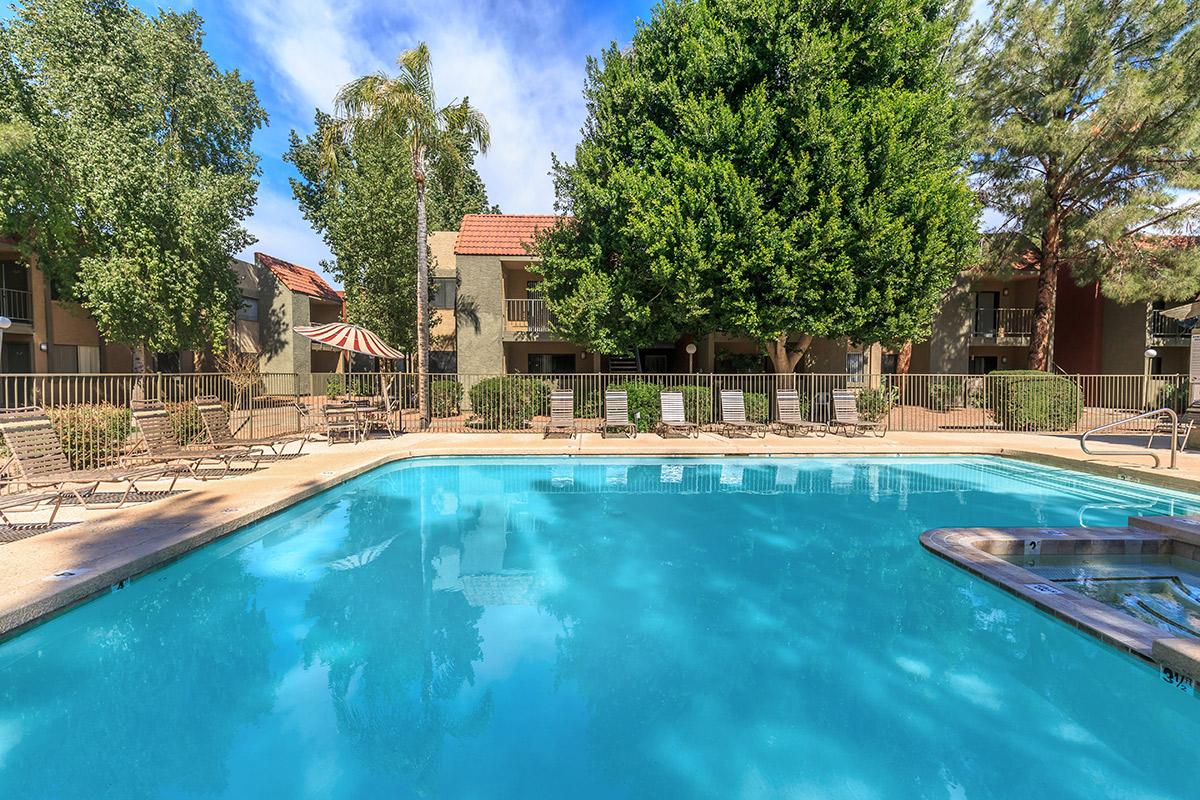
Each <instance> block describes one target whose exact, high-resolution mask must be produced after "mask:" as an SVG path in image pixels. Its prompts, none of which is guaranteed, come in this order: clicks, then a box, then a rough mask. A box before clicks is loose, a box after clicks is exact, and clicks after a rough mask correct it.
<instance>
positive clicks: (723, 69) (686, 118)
mask: <svg viewBox="0 0 1200 800" xmlns="http://www.w3.org/2000/svg"><path fill="white" fill-rule="evenodd" d="M942 5H943V4H942V3H939V2H920V1H916V0H881V1H880V2H866V1H865V0H829V1H828V2H815V1H814V0H806V1H800V0H751V1H750V2H746V0H697V1H695V2H691V1H684V0H665V2H663V3H662V4H660V5H659V6H657V7H656V8H655V10H654V12H653V16H652V18H651V20H650V22H649V23H647V24H644V25H640V26H639V28H638V30H637V32H636V33H635V34H634V37H633V42H632V44H631V46H630V47H628V48H627V49H618V48H617V47H616V46H613V47H611V48H609V49H608V50H607V51H605V52H604V54H603V57H602V59H601V60H600V61H590V62H589V64H588V77H587V84H586V87H585V96H586V98H587V101H588V111H589V115H588V119H587V123H586V126H585V128H584V131H583V134H584V135H583V141H582V142H581V143H580V144H579V146H578V147H577V148H576V151H575V161H574V163H573V164H563V163H557V162H556V165H555V168H554V174H555V178H556V184H557V193H558V203H559V207H560V210H561V211H562V212H564V213H566V214H568V215H570V218H569V219H566V220H564V221H563V222H562V223H561V224H560V225H559V226H557V227H556V228H555V229H554V230H551V231H549V232H548V233H547V234H545V235H544V236H543V237H542V238H541V239H540V241H539V243H538V247H539V252H540V254H541V256H542V258H543V261H542V263H541V265H540V266H539V267H536V269H538V270H539V271H540V272H541V273H542V275H543V276H544V278H545V283H544V284H543V290H544V292H545V294H546V295H547V297H548V300H549V303H550V307H551V310H552V313H553V315H554V318H555V320H556V325H557V328H558V329H559V330H560V331H561V332H562V333H564V334H565V335H567V336H568V337H570V338H572V339H574V340H576V341H579V342H580V343H583V344H586V345H587V346H589V347H590V348H592V349H595V350H598V351H600V352H607V353H617V352H622V351H628V350H629V349H631V348H633V347H635V346H637V345H640V344H645V343H646V342H650V341H660V340H671V339H674V338H675V337H677V336H679V335H681V334H688V333H690V334H706V333H709V332H715V331H721V332H726V333H730V334H737V335H741V336H746V337H749V338H752V339H755V340H757V341H760V342H762V343H763V344H764V346H765V347H766V350H767V353H768V355H769V356H770V357H771V361H772V363H773V364H774V367H775V369H776V370H777V371H779V372H792V371H793V370H794V369H795V368H796V366H797V364H798V363H799V361H800V359H801V358H802V356H803V354H804V350H805V349H806V347H807V343H808V342H810V341H811V339H812V337H813V336H823V337H836V336H846V337H850V338H851V339H854V340H857V341H862V342H873V341H884V342H887V343H899V342H902V341H905V340H907V339H911V338H917V339H919V338H922V337H923V336H927V335H928V332H929V329H930V325H931V318H932V312H933V309H934V306H935V305H936V303H937V300H938V298H939V297H940V296H941V294H942V293H943V292H944V291H945V290H946V289H947V287H948V286H949V284H950V281H951V280H952V279H953V277H954V275H955V274H956V273H957V272H958V271H959V270H960V269H962V268H963V267H964V266H966V265H967V264H968V263H970V261H971V258H972V255H973V252H974V251H975V249H976V246H977V245H976V239H977V234H976V215H977V211H976V207H975V203H974V199H973V197H972V195H971V193H970V191H969V189H968V187H967V184H966V180H965V172H964V170H963V169H962V166H963V164H964V163H965V160H966V155H967V154H966V151H965V148H964V142H963V141H962V137H961V134H960V129H961V125H962V118H961V115H960V113H959V109H958V105H957V104H956V102H955V101H954V99H953V97H952V92H951V89H952V86H953V80H952V78H953V76H952V75H951V74H950V73H951V70H950V69H949V68H948V67H947V66H946V54H947V51H948V46H949V42H950V39H951V33H952V31H953V28H954V25H953V20H952V18H951V15H949V14H947V13H945V11H944V9H943V7H942Z"/></svg>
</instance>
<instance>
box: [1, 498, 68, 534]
mask: <svg viewBox="0 0 1200 800" xmlns="http://www.w3.org/2000/svg"><path fill="white" fill-rule="evenodd" d="M66 497H67V493H64V492H51V493H49V494H6V495H0V523H2V524H4V525H5V526H7V527H9V528H16V527H17V525H18V523H14V522H13V521H12V520H10V519H9V518H8V514H5V513H4V512H5V511H8V512H10V513H11V512H13V511H36V510H37V507H38V506H39V505H41V504H42V503H52V504H53V506H54V507H53V508H52V509H51V510H50V519H48V520H46V521H45V522H22V523H19V524H20V526H21V527H22V528H26V529H30V528H49V527H51V526H52V525H54V518H55V517H57V516H58V509H59V508H61V507H62V501H63V499H64V498H66Z"/></svg>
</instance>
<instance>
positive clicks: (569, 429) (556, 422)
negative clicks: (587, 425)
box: [545, 391, 575, 436]
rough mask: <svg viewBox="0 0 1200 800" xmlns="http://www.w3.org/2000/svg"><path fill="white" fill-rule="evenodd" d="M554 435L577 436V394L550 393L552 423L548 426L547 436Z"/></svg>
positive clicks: (566, 392)
mask: <svg viewBox="0 0 1200 800" xmlns="http://www.w3.org/2000/svg"><path fill="white" fill-rule="evenodd" d="M552 433H566V434H567V436H574V435H575V393H574V392H572V391H565V392H551V393H550V422H549V423H548V424H547V425H546V434H545V435H546V436H549V435H550V434H552Z"/></svg>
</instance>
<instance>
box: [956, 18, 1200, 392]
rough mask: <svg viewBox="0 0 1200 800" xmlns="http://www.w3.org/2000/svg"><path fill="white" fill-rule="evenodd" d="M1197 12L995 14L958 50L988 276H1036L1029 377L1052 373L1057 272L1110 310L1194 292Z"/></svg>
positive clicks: (1199, 72)
mask: <svg viewBox="0 0 1200 800" xmlns="http://www.w3.org/2000/svg"><path fill="white" fill-rule="evenodd" d="M1198 14H1200V4H1197V3H1196V2H1194V0H1103V1H1101V0H1000V1H999V2H995V3H994V4H993V5H992V13H991V16H990V18H989V19H988V20H987V21H986V22H985V23H983V24H982V25H980V26H979V28H978V29H977V30H976V31H975V33H974V35H973V37H971V38H970V39H968V41H967V44H968V47H967V59H968V60H967V64H968V66H969V67H970V70H969V72H968V73H967V76H968V81H967V83H966V94H967V95H968V96H969V97H970V99H971V101H972V105H973V109H974V111H973V115H974V121H975V123H976V125H977V126H978V134H979V143H978V147H977V149H978V155H977V157H976V162H975V169H976V172H977V174H978V176H979V180H980V186H981V188H982V191H983V193H984V197H985V200H986V202H987V204H988V205H989V206H990V207H991V208H993V209H995V211H996V212H997V213H998V214H999V215H1000V216H1001V219H1000V222H999V227H998V230H997V231H996V233H995V234H994V235H991V236H989V237H988V250H989V251H990V252H989V259H988V260H989V262H991V263H994V264H997V265H1000V266H1001V267H1011V266H1013V265H1020V266H1022V267H1032V268H1033V269H1036V270H1037V273H1038V294H1037V301H1036V303H1035V307H1034V326H1033V339H1032V343H1031V347H1030V352H1029V366H1030V367H1031V368H1034V369H1043V370H1044V369H1049V368H1050V366H1051V363H1052V349H1051V348H1052V344H1051V343H1052V340H1053V335H1054V317H1055V305H1056V290H1057V286H1058V280H1059V272H1060V270H1062V269H1063V268H1064V267H1066V268H1069V269H1070V272H1071V276H1072V277H1073V278H1074V279H1075V280H1076V281H1078V282H1080V283H1087V282H1090V281H1100V285H1101V287H1102V290H1103V291H1104V293H1105V294H1107V295H1109V296H1111V297H1113V298H1115V299H1118V300H1121V301H1133V300H1147V299H1154V298H1158V297H1164V298H1167V299H1174V298H1178V299H1182V298H1185V297H1191V296H1195V294H1196V292H1197V290H1198V289H1200V251H1198V250H1197V249H1196V248H1191V247H1180V246H1178V245H1179V242H1178V241H1177V240H1173V239H1172V238H1171V237H1170V236H1168V234H1173V233H1180V232H1187V231H1190V230H1191V229H1192V228H1193V226H1194V225H1195V224H1196V223H1197V222H1200V203H1197V202H1196V200H1195V197H1194V196H1189V195H1188V194H1187V193H1185V192H1183V191H1181V190H1195V189H1200V92H1197V90H1196V87H1197V85H1200V31H1198V30H1197V27H1196V20H1197V15H1198Z"/></svg>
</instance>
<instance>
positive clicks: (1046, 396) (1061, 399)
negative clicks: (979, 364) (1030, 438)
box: [988, 370, 1083, 431]
mask: <svg viewBox="0 0 1200 800" xmlns="http://www.w3.org/2000/svg"><path fill="white" fill-rule="evenodd" d="M988 380H989V381H990V382H991V383H990V386H989V390H990V391H989V400H990V402H991V406H992V416H994V417H995V418H996V422H997V423H999V424H1000V426H1001V427H1002V428H1004V429H1005V430H1006V431H1065V430H1070V429H1071V428H1073V427H1075V424H1076V423H1077V422H1078V421H1079V415H1080V413H1081V412H1082V410H1083V394H1082V392H1080V390H1079V386H1078V385H1077V384H1076V383H1075V381H1073V380H1071V379H1070V378H1068V377H1067V376H1065V375H1052V374H1050V373H1047V372H1039V371H1037V370H1003V371H996V372H993V373H991V374H990V375H988Z"/></svg>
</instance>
